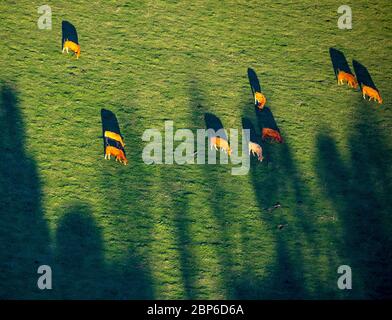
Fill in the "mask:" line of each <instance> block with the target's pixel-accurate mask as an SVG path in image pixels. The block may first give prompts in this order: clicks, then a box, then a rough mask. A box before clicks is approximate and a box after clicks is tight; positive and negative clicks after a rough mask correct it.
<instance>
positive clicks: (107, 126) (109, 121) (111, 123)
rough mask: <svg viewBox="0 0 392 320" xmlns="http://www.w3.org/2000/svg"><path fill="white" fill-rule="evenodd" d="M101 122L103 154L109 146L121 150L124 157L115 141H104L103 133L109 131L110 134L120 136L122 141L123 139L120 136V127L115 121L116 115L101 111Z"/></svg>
mask: <svg viewBox="0 0 392 320" xmlns="http://www.w3.org/2000/svg"><path fill="white" fill-rule="evenodd" d="M101 121H102V137H103V152H104V154H105V148H106V145H111V146H113V147H116V148H118V149H121V150H122V151H123V152H124V154H125V156H126V153H125V150H124V148H123V147H122V146H121V144H120V143H118V142H117V141H115V140H113V139H106V138H105V131H111V132H114V133H117V134H118V135H120V136H121V138H122V139H124V138H123V136H122V134H121V130H120V125H119V124H118V120H117V117H116V115H115V114H114V113H113V112H112V111H110V110H106V109H101Z"/></svg>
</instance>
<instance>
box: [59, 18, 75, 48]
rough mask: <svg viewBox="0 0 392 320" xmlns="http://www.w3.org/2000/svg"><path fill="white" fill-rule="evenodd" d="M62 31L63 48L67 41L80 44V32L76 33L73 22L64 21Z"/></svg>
mask: <svg viewBox="0 0 392 320" xmlns="http://www.w3.org/2000/svg"><path fill="white" fill-rule="evenodd" d="M61 30H62V37H61V47H63V45H64V42H65V41H66V40H69V41H72V42H75V43H77V44H79V38H78V32H77V31H76V28H75V26H74V25H73V24H72V23H71V22H69V21H65V20H63V21H62V22H61Z"/></svg>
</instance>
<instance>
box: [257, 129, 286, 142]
mask: <svg viewBox="0 0 392 320" xmlns="http://www.w3.org/2000/svg"><path fill="white" fill-rule="evenodd" d="M261 137H262V139H263V140H266V139H272V140H274V141H276V142H279V143H283V138H282V136H281V135H280V133H279V131H277V130H273V129H270V128H263V130H262V133H261Z"/></svg>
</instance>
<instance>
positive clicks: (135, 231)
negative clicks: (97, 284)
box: [100, 106, 156, 299]
mask: <svg viewBox="0 0 392 320" xmlns="http://www.w3.org/2000/svg"><path fill="white" fill-rule="evenodd" d="M133 109H134V107H133V106H127V110H130V111H129V112H132V111H131V110H133ZM128 116H130V117H131V118H132V119H136V118H137V117H136V115H134V117H132V116H131V115H130V114H129V113H128ZM103 119H108V120H109V121H107V122H106V120H103V123H104V124H103V129H104V130H109V131H114V132H116V133H119V134H121V132H120V128H119V126H118V121H117V119H116V118H115V116H114V113H113V112H111V111H108V110H105V111H103ZM120 120H121V119H120ZM122 130H123V131H124V132H125V134H126V137H127V141H126V144H127V149H128V150H132V152H129V155H128V157H127V158H128V160H129V163H131V164H132V171H133V172H137V173H138V174H137V175H133V174H132V173H131V174H129V168H127V167H114V166H108V167H105V170H104V171H103V172H102V175H101V179H100V180H101V181H100V185H101V193H102V200H103V204H102V209H103V210H104V211H105V215H109V216H110V219H111V221H112V222H111V223H110V225H108V227H107V228H110V232H111V233H113V237H114V238H116V240H115V241H120V243H126V244H127V252H128V254H126V253H124V254H125V258H124V259H123V260H121V264H119V265H111V266H110V268H111V270H113V271H115V274H117V275H118V278H117V279H121V281H113V282H112V284H111V287H112V290H113V291H114V292H116V296H118V297H120V299H153V297H154V288H153V283H152V276H151V272H150V265H149V260H148V257H147V256H148V255H147V256H146V255H145V250H146V248H147V247H148V245H149V244H150V243H151V233H152V232H153V231H152V230H151V229H152V223H153V217H152V214H151V211H150V210H151V209H150V205H149V202H148V201H146V200H147V199H150V197H151V187H152V186H153V185H154V183H155V179H156V177H155V176H154V175H153V173H152V172H151V170H150V171H149V169H150V168H148V169H146V165H145V164H144V162H143V161H142V159H141V157H140V155H141V154H142V152H143V145H142V144H141V143H140V136H141V135H142V132H139V131H138V126H135V125H134V124H133V125H130V124H128V123H124V126H123V128H122ZM141 204H142V205H141ZM116 254H118V253H116ZM124 254H122V255H124ZM121 259H122V258H121Z"/></svg>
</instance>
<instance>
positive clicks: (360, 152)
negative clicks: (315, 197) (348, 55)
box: [315, 99, 392, 298]
mask: <svg viewBox="0 0 392 320" xmlns="http://www.w3.org/2000/svg"><path fill="white" fill-rule="evenodd" d="M359 100H360V101H358V103H357V106H356V109H357V110H358V111H357V113H356V114H355V123H354V126H353V128H351V132H352V134H351V135H350V137H349V140H348V144H349V150H350V154H349V157H348V160H347V161H346V160H345V159H344V157H343V155H342V154H340V152H339V151H338V148H337V145H336V142H335V140H334V138H333V136H332V135H331V134H330V132H328V131H326V132H320V133H319V135H318V137H317V144H316V147H317V155H318V158H317V160H316V162H315V171H316V172H318V176H319V182H320V185H322V186H323V187H324V189H325V193H326V195H327V197H328V198H329V199H330V201H331V204H332V205H333V207H334V208H335V210H336V212H337V214H338V217H339V220H340V221H341V225H342V229H343V240H342V242H341V245H340V248H339V250H340V253H341V256H342V257H344V258H345V260H346V263H345V264H348V265H350V266H351V268H352V272H353V288H356V291H357V292H361V296H360V297H361V298H387V297H388V298H391V297H392V267H391V261H392V241H391V236H390V234H389V232H388V224H389V225H390V222H389V221H390V214H391V212H392V205H391V201H390V196H391V193H392V188H391V181H392V180H391V178H392V175H391V166H390V164H391V161H392V154H391V146H390V145H388V141H390V140H389V139H388V137H387V136H386V135H385V134H384V132H383V130H382V128H381V127H379V125H378V118H377V116H376V114H375V113H374V110H371V109H369V108H367V106H366V104H365V103H364V102H363V101H362V99H359Z"/></svg>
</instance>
